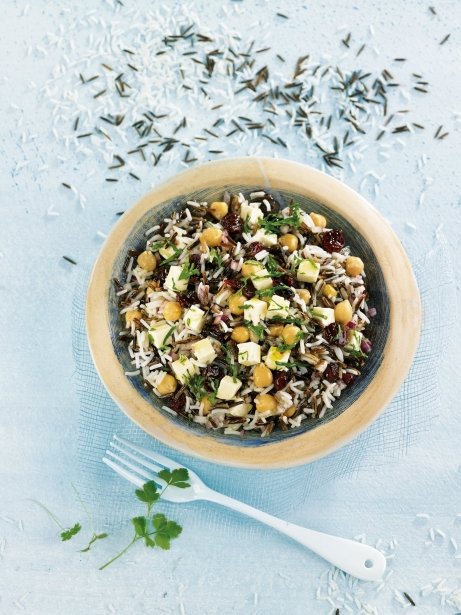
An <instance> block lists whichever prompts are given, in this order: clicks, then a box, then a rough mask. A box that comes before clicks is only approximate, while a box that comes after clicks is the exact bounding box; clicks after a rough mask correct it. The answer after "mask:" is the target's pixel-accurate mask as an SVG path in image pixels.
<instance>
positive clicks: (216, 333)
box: [202, 325, 227, 344]
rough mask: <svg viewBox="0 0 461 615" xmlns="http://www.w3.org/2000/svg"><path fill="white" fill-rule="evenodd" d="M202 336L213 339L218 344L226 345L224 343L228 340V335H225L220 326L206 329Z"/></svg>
mask: <svg viewBox="0 0 461 615" xmlns="http://www.w3.org/2000/svg"><path fill="white" fill-rule="evenodd" d="M202 334H203V335H206V336H208V337H212V338H213V339H215V340H218V342H221V343H222V344H224V342H225V341H226V340H227V334H226V333H224V331H223V330H222V329H221V327H219V326H218V325H213V326H208V327H205V328H204V329H203V331H202Z"/></svg>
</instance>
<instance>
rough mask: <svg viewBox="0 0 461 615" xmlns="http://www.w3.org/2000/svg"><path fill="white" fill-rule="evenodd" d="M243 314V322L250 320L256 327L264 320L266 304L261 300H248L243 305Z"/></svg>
mask: <svg viewBox="0 0 461 615" xmlns="http://www.w3.org/2000/svg"><path fill="white" fill-rule="evenodd" d="M243 307H244V312H245V320H251V322H252V323H253V324H254V325H257V324H258V323H259V321H260V320H264V319H265V318H266V314H267V303H266V302H265V301H261V299H256V298H253V299H248V301H247V302H246V303H244V305H243Z"/></svg>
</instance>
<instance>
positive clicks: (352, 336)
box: [344, 329, 363, 352]
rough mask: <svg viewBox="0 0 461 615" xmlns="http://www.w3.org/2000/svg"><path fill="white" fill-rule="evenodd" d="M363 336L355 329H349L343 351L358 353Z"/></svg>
mask: <svg viewBox="0 0 461 615" xmlns="http://www.w3.org/2000/svg"><path fill="white" fill-rule="evenodd" d="M362 338H363V334H362V333H360V331H356V330H355V329H349V331H348V332H347V343H346V345H345V346H344V350H352V351H355V352H358V351H359V350H361V345H362Z"/></svg>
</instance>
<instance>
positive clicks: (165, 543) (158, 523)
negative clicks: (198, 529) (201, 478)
mask: <svg viewBox="0 0 461 615" xmlns="http://www.w3.org/2000/svg"><path fill="white" fill-rule="evenodd" d="M158 477H159V478H161V479H162V480H164V481H165V483H166V485H165V487H164V488H163V489H162V490H161V491H160V492H159V490H158V487H157V484H156V483H155V482H154V481H148V482H147V483H145V484H144V486H143V487H142V489H136V491H135V493H136V497H137V498H138V500H140V501H141V502H144V503H145V504H146V507H147V511H146V514H145V515H144V516H139V517H133V518H132V519H131V523H132V525H133V530H134V534H133V537H132V539H131V541H130V542H129V543H128V544H127V546H126V547H125V548H124V549H122V550H121V551H119V552H118V553H117V554H116V555H114V557H112V558H111V559H110V560H109V561H108V562H106V563H105V564H103V565H102V566H100V568H99V570H104V569H105V568H107V567H108V566H110V565H111V564H112V563H113V562H115V561H116V560H118V559H119V558H120V557H122V555H124V554H125V553H126V552H127V551H128V550H129V549H131V547H132V546H133V545H135V544H136V543H137V542H139V541H143V542H144V544H145V546H146V547H149V548H151V549H153V548H154V547H160V549H169V548H170V543H171V541H172V540H173V539H174V538H177V537H178V536H179V535H180V534H181V532H182V527H181V526H180V525H179V524H178V523H176V521H172V520H171V519H168V518H167V517H166V516H165V515H164V514H163V513H156V514H152V509H153V507H154V506H155V504H156V503H157V502H158V501H159V500H160V498H161V497H162V495H163V493H164V492H165V490H166V489H168V488H169V487H176V488H178V489H186V488H187V487H190V483H189V482H188V480H189V472H188V471H187V470H186V469H185V468H179V469H177V470H173V471H172V472H170V471H169V470H162V471H161V472H159V473H158Z"/></svg>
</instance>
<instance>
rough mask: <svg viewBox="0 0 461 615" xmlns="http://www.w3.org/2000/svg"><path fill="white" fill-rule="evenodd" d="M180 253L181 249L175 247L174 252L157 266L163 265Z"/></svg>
mask: <svg viewBox="0 0 461 615" xmlns="http://www.w3.org/2000/svg"><path fill="white" fill-rule="evenodd" d="M181 253H182V250H181V249H180V248H178V249H176V250H175V251H174V254H172V255H171V256H170V257H169V258H166V259H165V260H164V261H162V262H161V263H160V265H159V267H164V266H165V265H168V263H171V262H172V261H175V260H176V259H177V258H178V256H179V255H180V254H181Z"/></svg>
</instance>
